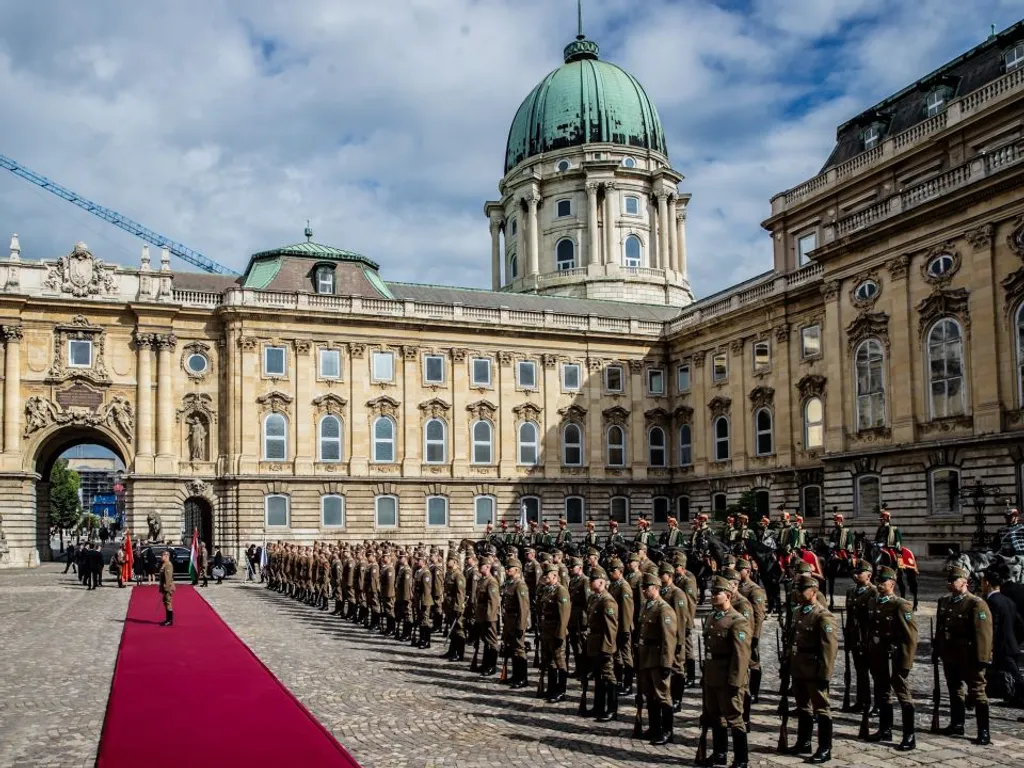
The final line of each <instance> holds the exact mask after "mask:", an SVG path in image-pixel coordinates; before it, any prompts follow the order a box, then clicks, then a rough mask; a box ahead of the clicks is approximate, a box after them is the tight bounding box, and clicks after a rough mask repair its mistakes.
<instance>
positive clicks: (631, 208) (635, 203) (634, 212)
mask: <svg viewBox="0 0 1024 768" xmlns="http://www.w3.org/2000/svg"><path fill="white" fill-rule="evenodd" d="M622 200H623V203H624V205H625V206H626V215H627V216H639V215H640V198H639V197H631V196H626V197H624V198H622Z"/></svg>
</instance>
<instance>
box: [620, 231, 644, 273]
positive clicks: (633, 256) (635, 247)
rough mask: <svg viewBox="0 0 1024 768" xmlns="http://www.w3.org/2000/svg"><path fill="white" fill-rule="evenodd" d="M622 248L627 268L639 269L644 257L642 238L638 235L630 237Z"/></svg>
mask: <svg viewBox="0 0 1024 768" xmlns="http://www.w3.org/2000/svg"><path fill="white" fill-rule="evenodd" d="M622 248H623V250H622V256H623V263H624V264H625V265H626V266H627V267H639V266H640V265H641V263H642V262H643V257H644V248H643V244H642V243H641V242H640V238H639V237H637V236H636V235H630V236H629V237H627V238H626V242H625V244H624V245H623V247H622Z"/></svg>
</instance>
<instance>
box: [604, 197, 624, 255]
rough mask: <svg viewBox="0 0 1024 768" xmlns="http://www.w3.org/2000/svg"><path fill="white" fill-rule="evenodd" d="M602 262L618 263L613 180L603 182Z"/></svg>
mask: <svg viewBox="0 0 1024 768" xmlns="http://www.w3.org/2000/svg"><path fill="white" fill-rule="evenodd" d="M604 263H605V264H619V263H621V261H620V260H619V258H618V257H617V254H616V251H615V182H612V181H606V182H605V184H604Z"/></svg>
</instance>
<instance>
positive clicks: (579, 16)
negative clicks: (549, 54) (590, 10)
mask: <svg viewBox="0 0 1024 768" xmlns="http://www.w3.org/2000/svg"><path fill="white" fill-rule="evenodd" d="M599 51H600V49H599V48H598V47H597V43H595V42H594V41H593V40H587V37H586V35H584V34H583V0H576V39H575V40H573V41H572V42H571V43H569V44H568V45H567V46H565V51H563V53H564V55H565V63H566V64H568V63H569V62H571V61H581V60H583V59H596V58H597V55H598V53H599Z"/></svg>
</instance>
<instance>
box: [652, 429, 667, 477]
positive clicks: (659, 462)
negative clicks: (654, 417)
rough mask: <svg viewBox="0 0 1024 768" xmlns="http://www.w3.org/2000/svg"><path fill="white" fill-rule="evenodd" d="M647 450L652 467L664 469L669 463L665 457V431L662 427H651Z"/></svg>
mask: <svg viewBox="0 0 1024 768" xmlns="http://www.w3.org/2000/svg"><path fill="white" fill-rule="evenodd" d="M647 449H648V454H649V457H648V459H649V464H650V465H651V466H652V467H664V466H665V465H666V464H667V463H668V462H667V461H666V457H665V453H666V451H665V430H664V429H662V428H661V427H651V431H650V432H648V433H647Z"/></svg>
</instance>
